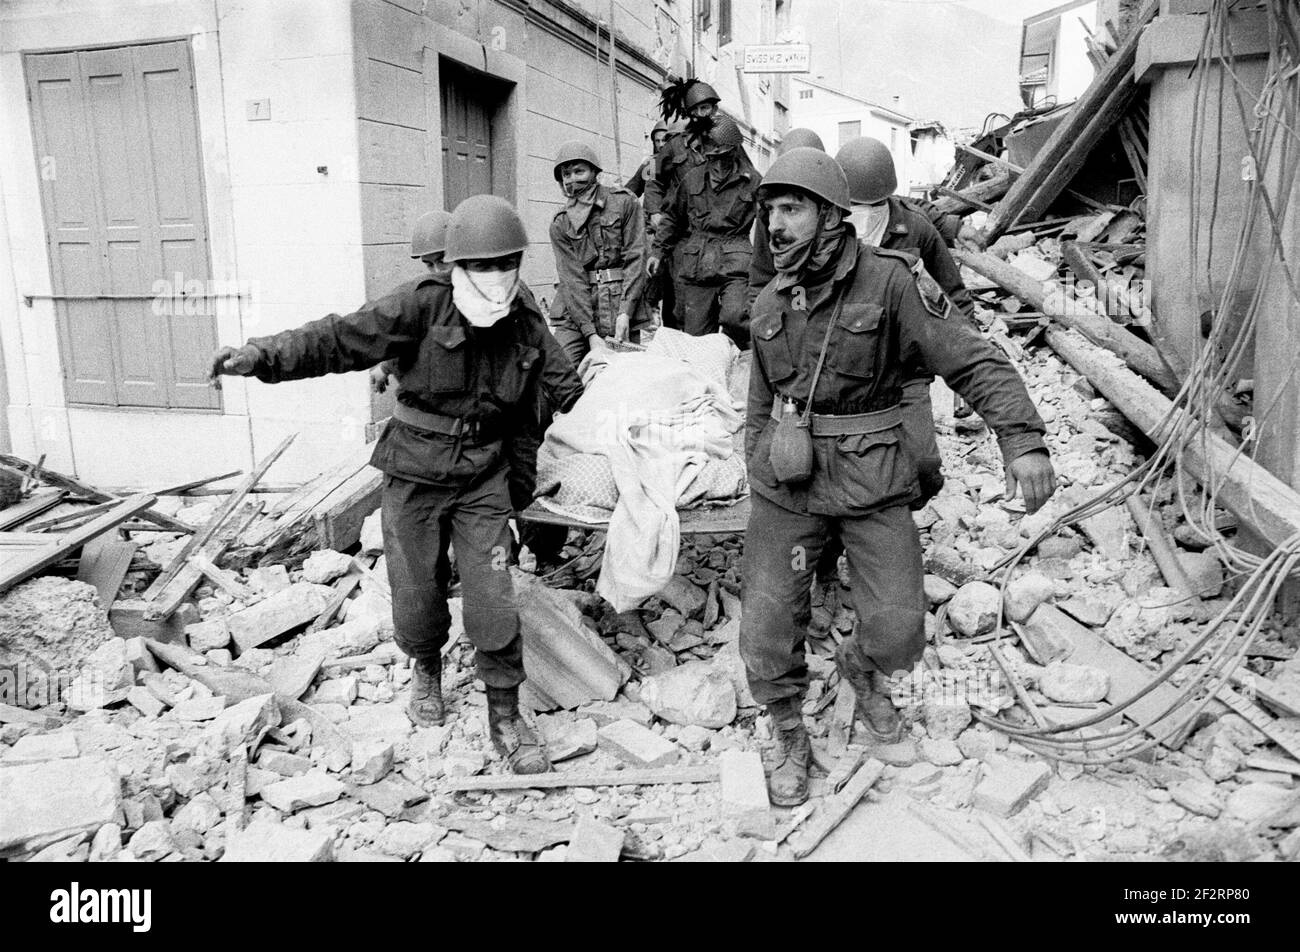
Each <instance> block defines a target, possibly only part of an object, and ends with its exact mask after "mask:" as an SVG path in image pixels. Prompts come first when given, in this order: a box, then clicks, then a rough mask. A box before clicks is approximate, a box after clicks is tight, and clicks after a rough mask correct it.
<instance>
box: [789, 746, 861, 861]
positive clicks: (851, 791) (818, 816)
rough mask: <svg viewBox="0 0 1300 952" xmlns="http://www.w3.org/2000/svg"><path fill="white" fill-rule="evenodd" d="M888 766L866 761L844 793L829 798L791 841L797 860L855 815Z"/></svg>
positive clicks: (845, 787) (842, 791)
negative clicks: (858, 806)
mask: <svg viewBox="0 0 1300 952" xmlns="http://www.w3.org/2000/svg"><path fill="white" fill-rule="evenodd" d="M884 771H885V765H884V764H883V763H881V762H880V761H879V760H876V759H875V758H874V757H872V758H870V759H869V760H867V762H866V763H864V764H863V765H862V766H861V767H859V768H858V771H857V773H855V774H854V775H853V777H852V778H851V779H850V780H849V782H848V783H846V784H845V785H844V789H843V790H841V791H840V792H839V793H837V794H835V795H834V796H831V797H827V798H826V799H825V800H824V801H823V802H822V805H821V806H820V807H819V808H818V809H817V812H816V813H814V814H813V815H812V817H811V818H810V819H809V820H808V825H807V826H805V827H804V828H803V829H802V830H801V831H800V832H799V833H798V835H797V836H795V837H794V839H793V840H792V841H791V844H790V846H791V848H792V849H793V850H794V857H795V859H803V858H804V857H805V856H807V855H808V854H809V853H811V852H812V851H813V850H815V849H817V847H818V846H820V845H821V844H822V841H823V840H824V839H826V837H828V836H830V835H831V833H832V832H833V831H834V830H835V828H836V827H837V826H839V825H840V824H841V823H843V822H844V818H845V817H847V816H848V815H849V814H850V813H852V812H853V811H854V809H855V808H856V807H857V805H858V802H859V801H860V800H861V799H862V798H863V797H865V796H866V795H867V791H868V790H870V789H871V786H872V785H873V784H874V783H875V782H876V781H877V780H879V779H880V775H881V774H882V773H884Z"/></svg>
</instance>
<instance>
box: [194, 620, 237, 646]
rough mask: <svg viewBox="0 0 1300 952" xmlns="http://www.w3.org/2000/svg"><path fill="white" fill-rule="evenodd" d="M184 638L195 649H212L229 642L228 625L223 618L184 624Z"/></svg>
mask: <svg viewBox="0 0 1300 952" xmlns="http://www.w3.org/2000/svg"><path fill="white" fill-rule="evenodd" d="M185 639H186V641H188V642H189V646H190V647H191V648H192V649H194V650H195V651H213V650H215V649H217V648H224V647H226V646H227V645H229V644H230V626H229V625H227V624H226V620H225V619H224V618H214V619H212V620H211V621H201V622H198V623H197V624H193V625H186V626H185Z"/></svg>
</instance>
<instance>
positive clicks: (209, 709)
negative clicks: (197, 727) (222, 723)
mask: <svg viewBox="0 0 1300 952" xmlns="http://www.w3.org/2000/svg"><path fill="white" fill-rule="evenodd" d="M225 709H226V699H225V698H224V697H215V696H214V697H202V698H190V699H189V700H188V701H181V702H180V703H179V704H177V705H176V706H175V707H173V708H172V712H171V713H172V717H174V718H176V719H177V720H178V721H210V720H212V719H213V718H215V717H216V716H217V715H218V714H220V713H221V712H222V711H224V710H225Z"/></svg>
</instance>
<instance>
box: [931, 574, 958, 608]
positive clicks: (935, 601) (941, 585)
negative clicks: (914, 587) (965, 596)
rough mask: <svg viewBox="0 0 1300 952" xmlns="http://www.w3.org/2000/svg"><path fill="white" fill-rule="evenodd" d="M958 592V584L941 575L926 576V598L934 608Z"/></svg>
mask: <svg viewBox="0 0 1300 952" xmlns="http://www.w3.org/2000/svg"><path fill="white" fill-rule="evenodd" d="M956 594H957V586H956V585H954V584H952V582H950V581H948V580H947V579H946V578H944V577H943V576H941V575H927V576H926V577H925V598H926V601H928V602H929V603H930V607H931V608H933V607H934V606H936V605H942V604H943V603H944V602H946V601H948V600H949V599H951V598H952V597H953V596H954V595H956Z"/></svg>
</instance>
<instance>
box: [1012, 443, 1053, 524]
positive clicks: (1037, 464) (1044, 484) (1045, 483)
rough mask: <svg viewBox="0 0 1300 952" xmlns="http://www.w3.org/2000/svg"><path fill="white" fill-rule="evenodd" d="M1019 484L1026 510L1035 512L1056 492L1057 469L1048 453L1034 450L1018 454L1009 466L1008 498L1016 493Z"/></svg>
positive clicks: (1013, 496)
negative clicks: (1054, 467) (1053, 467)
mask: <svg viewBox="0 0 1300 952" xmlns="http://www.w3.org/2000/svg"><path fill="white" fill-rule="evenodd" d="M1017 486H1019V487H1020V490H1021V492H1023V493H1024V496H1025V511H1026V512H1029V513H1035V512H1037V511H1038V510H1039V509H1042V508H1043V506H1045V505H1046V504H1047V500H1049V499H1051V498H1052V493H1054V492H1056V471H1055V470H1054V469H1052V460H1051V458H1050V457H1049V456H1048V455H1047V453H1045V452H1042V451H1038V450H1036V451H1034V452H1032V453H1025V454H1024V455H1022V456H1017V457H1016V458H1015V459H1013V460H1012V461H1011V462H1010V464H1008V466H1007V499H1013V498H1015V495H1016V487H1017Z"/></svg>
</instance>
